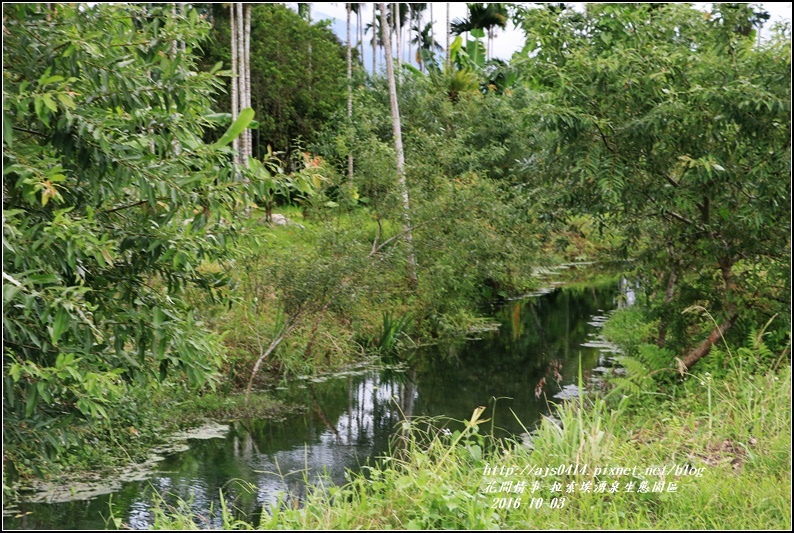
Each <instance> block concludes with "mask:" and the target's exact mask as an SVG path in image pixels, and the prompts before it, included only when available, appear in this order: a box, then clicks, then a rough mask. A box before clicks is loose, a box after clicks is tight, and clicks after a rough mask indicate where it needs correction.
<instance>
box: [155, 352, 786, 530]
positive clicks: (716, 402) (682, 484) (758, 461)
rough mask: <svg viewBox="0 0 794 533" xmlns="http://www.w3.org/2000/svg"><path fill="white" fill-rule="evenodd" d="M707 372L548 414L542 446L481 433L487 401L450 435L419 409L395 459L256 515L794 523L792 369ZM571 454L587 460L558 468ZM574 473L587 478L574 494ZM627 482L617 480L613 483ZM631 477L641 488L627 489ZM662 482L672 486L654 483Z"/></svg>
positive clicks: (441, 521)
mask: <svg viewBox="0 0 794 533" xmlns="http://www.w3.org/2000/svg"><path fill="white" fill-rule="evenodd" d="M702 377H703V376H692V377H690V379H688V380H687V382H686V383H684V384H683V385H682V387H681V388H680V389H679V390H678V391H677V397H676V398H673V397H672V396H667V397H664V398H662V399H661V400H655V401H654V402H649V401H647V400H639V399H638V398H636V397H632V398H628V397H624V398H622V399H620V401H617V403H614V402H610V401H605V400H604V399H603V398H596V399H592V400H584V401H577V402H569V403H566V404H563V405H562V406H559V407H558V408H557V413H556V414H557V416H558V417H559V420H561V422H562V424H561V426H560V425H558V424H557V423H556V422H555V421H553V420H551V419H549V418H546V419H544V420H543V422H542V423H541V424H540V426H539V428H538V430H537V432H536V434H535V436H534V439H533V445H534V451H530V450H529V449H528V448H526V447H525V446H522V445H519V444H517V443H507V444H505V443H499V442H494V441H493V440H492V439H490V438H489V437H486V436H484V435H482V434H481V433H480V431H479V427H480V424H482V423H484V422H488V421H489V420H488V419H483V418H482V416H483V415H484V414H485V413H482V412H479V411H476V412H475V413H474V415H473V416H472V419H471V420H469V421H465V422H464V423H463V425H462V426H461V428H460V429H459V430H458V431H456V432H454V433H451V434H449V432H448V431H445V430H443V429H441V428H440V427H439V426H440V421H438V420H429V419H425V418H417V419H412V420H406V421H404V422H403V423H402V428H401V430H402V431H401V432H400V434H399V437H398V440H397V444H396V446H395V447H394V448H393V451H392V454H391V457H389V458H385V459H383V460H382V461H381V462H379V463H378V464H376V465H373V466H371V467H369V468H368V469H367V471H366V473H365V474H362V475H354V476H353V477H352V479H351V481H350V482H349V483H348V484H346V485H345V486H342V487H335V486H327V487H326V488H324V489H322V488H321V489H316V490H314V491H313V492H312V493H310V495H309V496H308V497H307V499H306V500H305V502H304V503H303V506H301V507H297V508H296V506H294V505H280V506H275V507H272V508H269V509H267V512H266V513H263V521H262V523H261V524H248V525H249V526H254V525H258V526H259V527H261V528H265V529H320V528H324V529H356V528H361V529H392V528H397V529H451V528H456V529H483V528H488V529H495V528H499V529H558V528H559V529H562V528H565V529H570V528H580V529H603V528H614V529H729V528H731V529H733V528H735V529H785V530H788V529H790V527H791V368H790V367H787V368H785V369H782V370H780V371H779V372H777V373H775V374H773V373H769V374H766V375H755V376H752V375H746V374H743V373H742V371H741V369H740V368H738V369H733V370H732V371H731V372H729V373H728V374H727V375H726V376H725V377H724V378H721V379H719V380H714V381H712V382H711V383H710V385H709V387H710V389H709V388H708V387H707V385H706V383H707V382H706V381H705V380H703V379H701V378H702ZM701 381H703V383H704V384H703V385H701ZM709 390H711V394H712V402H711V403H710V404H709V401H708V391H709ZM710 422H711V423H710ZM559 465H563V466H565V465H579V471H578V472H576V471H575V470H574V469H573V467H572V468H571V469H570V471H568V469H567V468H565V469H563V470H565V471H562V472H553V471H552V472H548V473H547V472H546V470H545V468H546V467H549V468H554V467H558V466H559ZM584 465H587V469H586V470H585V471H584V472H582V471H581V470H582V468H583V467H584ZM533 466H534V467H540V470H536V469H534V468H533ZM676 468H677V469H678V471H676ZM656 469H667V471H666V472H663V471H662V470H658V471H657V470H656ZM544 474H547V475H544ZM643 482H644V483H647V488H648V490H647V491H644V492H643V489H641V487H644V485H642V484H643ZM555 483H557V485H556V486H555V485H554V484H555ZM572 483H575V485H574V487H575V490H574V491H573V492H572V493H568V492H566V490H567V488H568V487H569V485H571V484H572ZM588 483H589V484H590V485H589V487H590V490H589V491H587V492H585V491H584V490H583V487H584V486H585V485H586V484H588ZM601 483H603V484H602V485H600V486H599V484H601ZM615 483H617V486H618V490H617V491H616V492H610V488H611V487H612V486H613V484H615ZM629 483H633V487H634V490H633V491H626V490H625V489H626V485H627V484H629ZM658 483H664V490H663V491H661V492H658V491H656V492H655V491H654V490H653V489H654V484H658ZM670 483H676V484H677V485H676V490H675V491H668V487H669V484H670ZM657 488H658V486H657ZM555 489H556V490H555ZM601 489H603V490H601ZM540 498H542V499H543V504H542V505H538V500H539V499H540ZM552 506H554V508H552ZM503 507H505V508H503ZM160 516H163V517H165V515H160ZM174 520H176V518H175V517H174V516H170V517H169V518H168V519H166V518H161V519H156V520H155V523H154V527H155V528H165V527H169V526H172V525H174V524H175V523H180V524H182V525H186V524H188V521H182V522H179V521H174ZM200 522H201V520H190V521H189V523H200ZM235 527H241V523H237V524H236V526H235Z"/></svg>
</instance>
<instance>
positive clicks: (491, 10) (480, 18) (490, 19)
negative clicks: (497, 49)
mask: <svg viewBox="0 0 794 533" xmlns="http://www.w3.org/2000/svg"><path fill="white" fill-rule="evenodd" d="M466 5H467V7H468V11H469V16H468V17H467V18H465V19H455V20H454V21H453V22H452V26H451V29H452V33H454V34H455V35H462V34H463V33H467V32H471V31H472V30H483V31H485V32H487V34H488V42H489V47H488V49H487V52H488V55H489V54H490V48H491V47H490V44H491V43H492V41H493V37H494V28H495V27H500V28H505V27H507V8H506V7H505V5H504V4H495V3H494V4H478V3H474V4H466Z"/></svg>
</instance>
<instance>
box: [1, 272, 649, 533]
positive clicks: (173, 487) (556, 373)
mask: <svg viewBox="0 0 794 533" xmlns="http://www.w3.org/2000/svg"><path fill="white" fill-rule="evenodd" d="M633 297H634V294H633V290H632V289H631V287H630V286H629V285H628V284H627V283H626V282H625V281H622V282H621V283H620V284H618V283H616V284H614V285H608V286H601V287H587V288H584V289H582V288H574V287H571V288H568V287H558V288H556V289H554V290H551V291H550V292H547V293H545V294H540V295H536V296H532V297H527V298H523V299H520V300H513V301H507V302H504V303H502V304H500V305H499V306H498V307H496V308H495V309H494V311H493V314H494V318H495V319H496V321H498V323H499V324H500V327H499V328H498V329H493V330H487V329H486V330H483V331H480V332H478V333H473V334H471V335H470V337H471V338H469V339H463V340H460V341H459V342H454V343H449V344H446V345H440V346H432V347H425V348H421V349H418V350H416V352H417V353H415V354H413V357H412V358H411V360H412V361H414V363H413V364H412V365H411V366H405V367H404V368H395V367H387V368H383V367H381V368H379V369H378V368H375V367H373V366H372V365H370V366H365V367H361V368H355V369H350V370H348V371H345V372H341V373H339V374H335V375H334V376H329V377H321V378H317V377H315V378H305V379H299V380H296V381H294V382H292V383H290V385H289V386H288V387H284V388H282V389H278V390H276V391H275V394H276V395H277V396H278V397H280V398H281V399H283V400H285V401H287V402H289V403H293V404H298V405H302V406H305V410H303V411H302V412H300V413H296V414H291V415H288V416H286V417H284V418H283V419H281V420H253V421H234V422H229V423H228V424H226V425H223V426H221V425H218V424H215V425H214V427H213V428H212V431H210V432H206V431H205V432H203V433H202V432H197V433H194V434H187V435H185V436H184V440H185V443H186V444H187V445H185V446H182V448H176V449H172V450H171V452H170V453H168V454H166V453H162V455H163V456H164V458H163V459H162V460H160V461H159V462H157V463H155V464H154V466H153V468H152V469H151V470H150V471H148V472H145V473H143V474H141V475H138V476H129V477H128V478H126V479H125V480H123V481H118V482H116V483H115V484H110V485H105V488H104V490H102V489H99V490H93V491H88V492H87V493H86V494H84V495H82V496H80V495H79V494H76V492H77V491H75V490H71V493H70V492H68V491H69V489H70V488H69V487H66V488H64V487H61V489H66V490H62V491H61V493H62V494H61V496H59V497H57V498H53V497H52V496H51V495H50V496H42V495H39V496H38V497H37V496H36V495H30V496H28V497H27V501H25V500H23V501H20V502H19V503H18V504H17V506H16V509H15V511H14V513H15V514H13V515H8V516H7V515H6V514H5V513H4V516H3V529H105V528H113V527H114V526H113V523H112V521H110V515H111V506H112V510H113V512H112V514H113V516H114V517H115V518H117V519H121V521H122V523H123V525H124V526H126V527H129V528H133V529H146V528H148V527H149V526H150V524H151V523H152V521H153V519H154V511H153V509H152V494H153V492H154V491H156V492H157V493H159V494H160V495H162V497H163V498H164V499H165V501H166V502H168V503H169V504H171V505H175V506H176V505H178V504H177V502H178V501H180V500H182V501H184V502H185V505H187V507H188V508H189V509H190V510H191V511H193V512H194V513H196V514H197V515H201V516H204V517H208V518H206V521H205V522H197V523H198V525H199V526H200V527H220V526H221V519H220V517H219V516H217V515H219V514H220V513H218V512H215V513H214V515H215V516H210V509H213V510H215V511H217V510H218V509H219V508H220V499H219V489H223V494H224V498H225V499H226V503H227V505H228V506H229V507H230V508H231V509H233V512H234V514H235V516H238V517H240V518H243V519H245V520H247V521H248V522H251V523H253V524H255V525H256V524H258V523H259V515H260V513H261V512H262V509H263V506H267V505H270V504H273V503H274V502H276V501H277V500H278V498H279V497H287V498H293V499H295V500H299V499H300V498H301V497H302V496H303V495H304V494H305V481H306V480H308V481H309V482H316V480H317V476H318V474H323V473H324V474H326V475H327V476H328V477H329V478H330V480H331V481H333V482H334V483H337V484H343V483H344V482H345V481H346V475H347V471H348V470H353V471H358V470H360V467H361V465H365V464H367V463H368V462H369V463H370V464H372V462H373V461H374V460H375V458H376V457H377V456H379V455H383V454H384V453H385V452H387V451H388V446H389V439H390V437H391V435H392V434H393V433H394V431H395V426H397V425H398V424H399V421H400V420H402V418H403V416H419V415H422V416H435V417H444V418H443V419H441V418H440V419H439V420H438V422H437V423H438V424H446V425H447V426H448V427H449V428H450V429H451V430H453V431H454V430H455V429H459V428H462V425H461V424H460V422H456V421H460V420H464V419H466V420H467V419H469V417H470V416H471V413H472V411H473V410H474V409H475V408H476V407H477V406H480V405H482V406H487V407H488V410H487V411H486V412H485V413H484V414H483V417H486V418H494V424H495V427H496V429H495V432H496V433H497V434H498V435H499V436H508V435H516V436H518V435H521V434H524V433H525V431H526V429H525V428H529V429H531V428H532V427H534V425H535V424H537V422H538V421H539V420H540V419H541V416H542V415H543V414H548V413H549V407H548V401H560V400H559V398H563V397H566V396H570V395H571V394H573V393H574V392H575V389H576V387H574V386H573V385H575V384H576V382H577V376H578V364H579V361H580V359H581V363H582V369H583V371H585V373H586V374H587V375H589V376H596V375H598V374H599V373H603V372H605V371H607V369H606V368H604V365H605V364H607V365H608V364H609V359H610V356H611V355H612V354H610V353H609V348H608V347H606V346H605V345H604V343H601V342H599V341H598V330H599V327H600V325H601V324H602V323H603V321H604V320H606V315H607V314H608V313H609V312H610V311H612V310H613V309H616V308H618V307H621V306H624V305H630V304H631V302H632V300H633ZM555 396H556V398H555ZM494 398H498V400H497V401H496V410H495V413H494V410H493V407H494ZM511 410H512V412H511ZM513 413H515V416H514V415H513ZM516 417H518V420H517V419H516ZM448 419H451V420H448ZM488 425H489V426H490V423H489V424H488ZM180 450H181V451H180ZM103 492H104V493H103ZM63 493H66V496H63ZM285 495H286V496H285ZM48 498H49V501H47V500H48ZM74 498H78V499H74ZM31 500H43V501H31ZM53 500H55V501H53ZM64 500H68V501H64Z"/></svg>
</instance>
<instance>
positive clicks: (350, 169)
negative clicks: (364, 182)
mask: <svg viewBox="0 0 794 533" xmlns="http://www.w3.org/2000/svg"><path fill="white" fill-rule="evenodd" d="M351 9H352V6H351V4H349V3H348V4H347V121H348V127H350V125H351V123H352V121H353V48H352V43H351V42H350V11H351ZM347 177H348V179H349V180H350V181H351V182H352V181H353V150H352V145H351V147H350V152H349V153H348V154H347Z"/></svg>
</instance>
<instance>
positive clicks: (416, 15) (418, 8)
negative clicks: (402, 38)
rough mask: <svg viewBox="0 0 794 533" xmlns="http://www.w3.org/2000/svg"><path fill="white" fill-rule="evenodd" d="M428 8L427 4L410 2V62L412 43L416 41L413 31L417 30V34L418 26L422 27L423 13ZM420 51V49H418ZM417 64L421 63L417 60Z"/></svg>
mask: <svg viewBox="0 0 794 533" xmlns="http://www.w3.org/2000/svg"><path fill="white" fill-rule="evenodd" d="M426 9H427V4H426V3H425V4H408V26H409V28H408V61H409V62H410V60H411V57H412V54H411V51H412V50H411V44H415V43H416V38H415V37H411V32H412V31H415V32H417V34H418V33H419V31H418V30H417V29H416V28H421V27H422V13H423V12H424V11H425V10H426ZM417 53H418V50H417ZM417 64H420V63H418V62H417Z"/></svg>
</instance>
